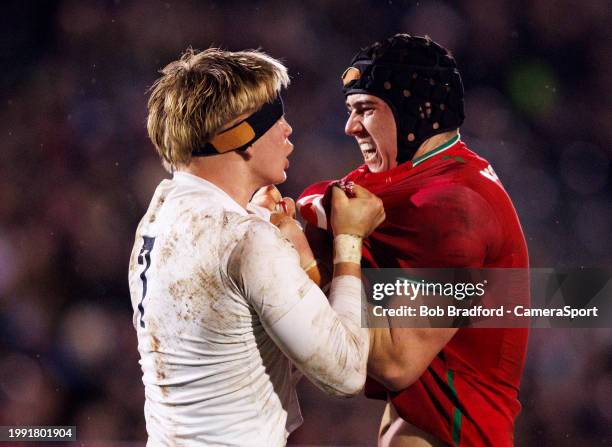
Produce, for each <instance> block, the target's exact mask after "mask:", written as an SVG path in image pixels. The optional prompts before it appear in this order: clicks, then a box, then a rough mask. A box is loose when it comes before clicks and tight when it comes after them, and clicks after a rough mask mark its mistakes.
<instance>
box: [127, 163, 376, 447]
mask: <svg viewBox="0 0 612 447" xmlns="http://www.w3.org/2000/svg"><path fill="white" fill-rule="evenodd" d="M258 213H262V212H261V210H257V209H252V210H251V212H249V211H247V210H245V209H244V208H242V207H241V206H240V205H238V204H237V203H236V202H235V201H234V200H233V199H232V198H231V197H230V196H229V195H227V194H226V193H225V192H224V191H223V190H221V189H220V188H218V187H216V186H215V185H214V184H212V183H210V182H207V181H206V180H204V179H202V178H199V177H196V176H193V175H190V174H187V173H182V172H177V173H175V174H174V176H173V178H172V179H171V180H164V181H162V182H161V183H160V185H159V186H158V187H157V189H156V191H155V194H154V196H153V199H152V200H151V204H150V206H149V209H148V210H147V212H146V214H145V215H144V217H143V219H142V220H141V222H140V224H139V226H138V229H137V232H136V238H135V243H134V248H133V250H132V255H131V258H130V270H129V284H130V294H131V299H132V306H133V309H134V318H133V322H134V326H135V328H136V331H137V334H138V350H139V353H140V357H141V360H140V363H141V367H142V371H143V382H144V386H145V418H146V425H147V432H148V435H149V442H148V445H150V446H153V445H155V446H157V445H172V446H176V445H179V446H192V445H236V446H277V445H284V444H285V443H286V439H287V436H288V435H289V434H290V433H291V431H292V430H294V429H295V428H297V427H298V426H299V425H300V424H301V422H302V417H301V414H300V410H299V405H298V402H297V396H296V393H295V384H294V381H293V380H292V373H291V370H292V368H291V362H290V360H289V358H287V357H286V356H285V355H284V354H283V351H281V348H282V349H283V350H284V351H285V352H286V353H288V355H292V357H291V358H292V359H294V360H295V361H296V363H297V365H298V366H300V369H302V370H303V371H304V372H305V373H306V374H307V375H309V377H311V378H314V381H315V383H317V381H318V380H319V379H318V376H321V377H322V378H321V380H320V381H319V382H320V383H318V384H319V386H321V387H322V388H324V389H327V387H331V388H332V389H336V388H338V389H339V388H341V387H342V385H341V384H339V385H338V386H337V387H336V386H335V384H334V383H333V381H334V380H338V378H342V377H345V378H348V377H350V376H351V374H353V375H354V376H355V374H354V371H355V370H360V369H362V370H363V371H360V373H363V376H364V378H365V361H366V358H365V357H366V356H367V335H366V337H365V338H364V337H363V330H361V329H355V328H354V327H348V326H350V324H349V325H348V326H347V325H346V324H344V325H343V324H338V316H337V315H336V314H335V313H334V312H333V311H332V310H331V308H330V307H329V304H327V301H326V300H325V297H324V295H323V294H322V292H321V291H320V290H319V289H318V288H317V287H315V286H314V283H313V282H312V281H311V280H310V279H309V278H308V276H307V275H306V274H305V273H304V272H303V270H302V269H301V268H300V265H299V256H298V254H297V252H296V251H295V250H294V249H293V247H292V246H291V244H290V243H289V242H288V241H286V240H285V239H284V238H282V237H281V235H280V232H279V231H278V229H277V228H276V227H274V226H273V225H271V224H270V223H269V222H267V221H266V220H264V219H262V218H261V217H259V216H258V215H257V214H258ZM264 217H266V216H264ZM348 313H350V312H348ZM353 314H355V312H353ZM300 315H301V321H293V320H292V318H298V317H300ZM283 317H285V318H283ZM310 318H311V320H309V319H310ZM346 318H352V320H351V321H356V322H358V321H359V315H358V312H357V315H349V316H348V317H346V316H345V319H346ZM313 321H316V322H318V324H319V327H314V326H313V323H312V322H313ZM351 324H352V323H351ZM357 324H358V323H357ZM321 325H323V327H321ZM344 326H347V327H346V328H345V327H344ZM332 330H333V331H334V339H338V342H337V343H335V342H334V341H332V342H330V340H329V333H330V332H331V331H332ZM351 331H352V332H353V333H351ZM359 331H361V332H360V334H361V335H362V336H361V338H359V337H357V336H355V334H354V332H359ZM294 333H295V334H294ZM366 334H367V331H366ZM292 337H297V339H296V340H294V341H293V342H288V341H287V340H289V339H291V338H292ZM317 338H319V339H320V340H318V339H317ZM355 340H357V342H356V344H357V346H356V347H355V346H350V345H351V343H352V344H353V345H354V344H355ZM364 343H365V344H364ZM347 345H349V346H348V347H347ZM279 346H280V348H279ZM327 346H328V347H327ZM328 349H329V352H328V351H327V350H328ZM334 355H337V356H339V359H337V360H334V359H333V357H334ZM304 362H308V363H309V366H307V367H304V364H303V363H304ZM313 362H314V364H313V365H310V364H312V363H313ZM321 363H323V364H321ZM337 365H340V367H339V366H337ZM356 365H357V366H356ZM338 368H340V369H338ZM344 368H346V369H347V370H346V371H343V370H342V369H344ZM349 369H350V370H351V371H353V372H350V371H349ZM334 377H336V378H334ZM355 377H356V378H355V380H361V376H359V377H357V376H355ZM330 380H331V383H330ZM348 380H351V379H348ZM321 381H322V382H321ZM359 386H360V385H358V386H357V387H359ZM340 394H341V393H340Z"/></svg>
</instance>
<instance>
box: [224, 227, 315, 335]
mask: <svg viewBox="0 0 612 447" xmlns="http://www.w3.org/2000/svg"><path fill="white" fill-rule="evenodd" d="M228 272H229V276H230V277H231V279H232V280H233V281H234V283H235V284H236V285H237V287H238V289H239V290H240V292H241V293H242V295H244V297H245V299H246V300H247V302H248V303H249V304H250V305H251V306H252V307H253V309H254V310H255V312H256V313H257V314H258V316H259V318H260V320H261V321H262V322H263V323H264V324H267V325H271V324H274V323H275V322H276V321H278V320H279V319H280V318H281V317H282V316H283V315H285V314H286V313H287V312H288V311H289V310H290V309H292V308H293V307H294V306H295V305H296V304H297V303H298V302H299V301H300V300H301V299H302V298H303V297H304V296H305V295H306V293H307V292H308V291H309V289H310V288H311V287H313V286H314V283H313V282H312V281H311V280H310V278H309V277H308V275H307V274H306V273H305V272H304V271H303V270H302V268H301V267H300V261H299V255H298V253H297V252H296V251H295V249H294V248H293V246H292V245H291V244H290V243H289V242H288V241H287V240H285V239H284V238H283V237H282V236H281V235H280V232H279V231H278V230H277V229H276V228H274V227H272V226H271V225H270V224H268V223H266V222H258V223H256V224H253V225H251V226H250V228H249V229H248V230H247V232H246V233H245V235H244V237H243V238H242V240H241V241H240V242H239V243H238V244H237V245H236V247H235V248H234V250H233V251H232V254H231V255H230V257H229V262H228Z"/></svg>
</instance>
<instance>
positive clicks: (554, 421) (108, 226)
mask: <svg viewBox="0 0 612 447" xmlns="http://www.w3.org/2000/svg"><path fill="white" fill-rule="evenodd" d="M610 11H611V8H610V5H609V2H608V1H606V0H586V1H584V2H575V1H570V0H561V1H558V0H535V1H525V0H522V1H518V2H517V1H510V0H499V1H495V2H486V1H481V0H461V1H457V2H450V1H446V2H445V1H432V2H429V1H420V2H399V1H395V0H393V1H391V0H390V1H384V2H383V1H374V0H370V1H364V0H353V1H351V2H348V1H347V2H344V1H338V2H328V1H325V0H313V1H308V2H299V1H282V0H270V1H265V2H257V1H249V2H247V1H231V0H228V1H221V0H219V1H202V2H196V1H193V2H188V1H180V2H178V1H176V2H175V1H144V0H143V1H120V0H115V1H112V0H108V1H101V0H100V1H88V2H81V1H77V0H69V1H57V2H52V1H40V2H30V4H24V3H23V2H12V3H8V4H7V5H6V6H5V8H4V11H3V14H2V19H1V20H2V28H1V29H2V31H1V32H2V47H1V48H2V51H1V54H0V57H1V58H2V59H1V60H2V67H3V68H2V72H1V73H0V99H1V100H2V107H1V108H0V131H1V140H0V141H1V142H0V144H1V146H2V148H1V150H0V160H1V162H0V425H10V424H19V425H27V424H37V425H76V426H77V427H78V428H77V432H78V438H79V439H80V440H83V441H86V440H97V441H103V442H107V441H127V442H142V441H143V440H144V439H145V437H146V433H145V428H144V417H143V401H144V397H143V387H142V382H141V373H140V368H139V365H138V353H137V350H136V336H135V331H134V328H133V327H132V321H131V315H132V311H131V305H130V299H129V292H128V288H127V262H128V257H129V252H130V249H131V247H132V243H133V234H134V230H135V227H136V224H137V223H138V220H139V218H140V217H141V215H142V214H143V213H144V209H145V207H146V206H147V204H148V202H149V200H150V196H151V194H152V191H153V189H154V187H155V186H156V185H157V183H158V182H159V181H160V179H161V178H163V177H165V176H168V174H166V173H165V172H164V171H163V170H162V168H161V165H160V163H159V161H158V159H157V157H156V155H155V153H154V150H153V147H152V145H151V144H150V142H149V141H148V139H147V136H146V129H145V120H146V99H147V94H146V91H147V88H148V87H149V86H150V85H151V84H152V83H153V81H154V80H155V79H156V77H157V70H159V69H160V68H162V67H163V66H164V65H165V64H166V63H167V62H169V61H171V60H174V59H175V58H177V57H178V56H179V54H180V53H181V51H182V50H184V49H185V48H186V47H188V46H192V47H194V48H199V49H203V48H206V47H208V46H211V45H216V46H222V47H224V48H226V49H232V50H238V49H244V48H253V47H261V48H262V49H263V50H265V51H267V52H269V53H270V54H271V55H273V56H275V57H278V58H281V59H283V60H284V61H285V62H286V64H287V65H288V67H289V69H290V74H291V76H292V86H291V87H290V88H289V90H288V92H287V94H286V101H285V102H286V106H287V119H288V121H289V122H290V123H291V125H292V126H293V129H294V133H293V136H292V140H293V142H294V144H295V151H294V153H293V155H292V158H291V168H290V169H289V172H288V174H289V180H288V181H287V182H286V183H285V184H283V185H282V186H281V190H282V192H283V193H284V194H285V195H291V196H294V197H295V196H296V195H297V194H299V193H300V192H301V190H302V189H303V188H304V187H305V186H307V185H308V184H310V183H312V182H314V181H316V180H321V179H326V178H334V177H338V176H340V175H341V174H342V173H345V172H347V171H348V170H349V169H350V168H352V167H354V166H356V165H358V164H360V163H361V156H360V153H359V151H358V149H357V147H356V145H355V144H354V142H353V141H352V140H351V139H350V138H349V137H346V136H345V135H344V133H343V127H344V120H345V118H346V113H345V106H344V98H343V96H342V93H341V86H340V75H341V74H342V72H343V71H344V68H346V66H348V63H349V61H350V58H351V57H352V55H353V54H354V52H355V51H356V50H357V49H358V48H359V47H360V46H364V45H367V44H369V43H370V42H372V41H374V40H377V39H380V38H384V37H387V36H389V35H391V34H393V33H396V32H411V33H414V34H421V35H422V34H428V35H430V36H431V37H432V38H433V39H435V40H436V41H438V42H440V43H441V44H443V45H445V46H447V47H448V48H450V49H452V51H453V53H454V55H455V57H456V59H457V61H458V64H459V68H460V70H461V72H462V75H463V81H464V85H465V90H466V115H467V119H466V122H465V125H464V126H463V128H462V137H463V138H464V140H466V141H467V143H468V145H469V146H470V147H471V148H472V149H473V150H475V151H477V152H479V153H480V154H481V155H483V156H485V157H487V158H488V159H489V160H490V161H491V163H492V164H493V166H494V167H495V169H496V171H497V174H498V175H499V177H500V178H501V180H502V182H504V184H505V186H506V189H507V190H508V191H509V193H510V195H511V197H512V198H513V200H514V203H515V205H516V207H517V210H518V213H519V216H520V218H521V221H522V224H523V227H524V231H525V233H526V237H527V241H528V244H529V251H530V258H531V264H532V266H535V267H557V266H565V267H579V266H610V265H611V264H612V238H611V237H610V229H611V228H612V225H611V224H612V209H611V206H610V204H611V199H610V193H611V192H612V188H611V183H612V182H611V180H610V171H611V159H612V149H611V148H612V125H611V123H612V107H611V106H612V98H611V95H610V92H611V88H610V84H609V82H610V79H612V59H611V58H610V55H611V54H612V48H611V39H610V31H609V30H610V28H611V27H612V20H611V17H610V16H611V12H610ZM611 334H612V332H611V330H610V329H593V330H572V331H569V330H556V329H542V330H535V331H533V332H532V335H531V340H530V349H529V353H528V363H527V367H526V370H525V375H524V380H523V387H522V390H521V395H520V397H521V401H522V403H523V407H524V408H523V413H522V415H521V417H520V420H519V422H518V429H517V445H534V444H535V443H536V442H537V443H538V445H540V446H542V447H544V446H548V445H554V446H564V445H568V446H569V445H572V446H574V445H580V446H590V445H592V446H599V445H611V444H612V428H611V427H612V337H611ZM302 402H303V413H304V417H305V420H306V423H305V426H304V427H303V428H302V429H300V430H299V431H298V432H297V433H296V434H295V435H294V436H293V437H292V438H291V439H290V442H291V443H296V444H343V445H373V444H374V443H375V430H376V429H377V426H378V420H379V415H380V412H381V403H380V402H376V401H369V400H366V399H363V398H359V399H357V400H355V401H335V400H333V399H332V398H329V397H326V396H324V395H323V394H322V393H320V392H318V391H317V390H315V389H314V388H313V387H312V386H310V385H309V384H302ZM109 445H110V444H109Z"/></svg>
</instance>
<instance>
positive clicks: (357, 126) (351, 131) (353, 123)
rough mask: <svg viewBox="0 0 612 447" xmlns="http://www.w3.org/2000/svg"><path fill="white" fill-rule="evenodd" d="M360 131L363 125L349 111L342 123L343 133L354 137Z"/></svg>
mask: <svg viewBox="0 0 612 447" xmlns="http://www.w3.org/2000/svg"><path fill="white" fill-rule="evenodd" d="M362 132H363V126H362V124H361V122H360V121H359V119H357V118H356V117H355V114H354V113H351V114H350V115H349V117H348V119H347V120H346V124H345V125H344V133H345V134H347V135H348V136H350V137H355V136H357V135H358V134H360V133H362Z"/></svg>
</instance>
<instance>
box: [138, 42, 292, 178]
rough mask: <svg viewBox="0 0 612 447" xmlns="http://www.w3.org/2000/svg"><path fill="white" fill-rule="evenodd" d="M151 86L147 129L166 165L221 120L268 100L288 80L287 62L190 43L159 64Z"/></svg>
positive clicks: (180, 161) (177, 161) (181, 159)
mask: <svg viewBox="0 0 612 447" xmlns="http://www.w3.org/2000/svg"><path fill="white" fill-rule="evenodd" d="M161 73H162V76H161V77H160V78H159V79H158V80H157V81H155V83H154V84H153V86H152V87H151V89H150V91H151V96H150V98H149V102H148V110H149V115H148V118H147V131H148V133H149V138H150V139H151V141H152V142H153V145H154V146H155V149H156V150H157V153H158V154H159V155H160V157H161V159H162V163H163V164H164V167H165V168H166V169H167V170H168V171H172V170H173V169H175V168H176V166H177V165H186V164H189V162H190V161H191V152H192V151H193V150H194V149H197V148H199V147H201V146H203V145H204V144H205V143H206V142H207V141H209V140H211V139H212V138H213V137H214V136H215V134H216V133H217V132H218V131H219V129H221V127H222V126H223V125H224V124H227V123H228V122H229V121H231V120H233V119H235V118H236V117H238V116H239V115H242V114H245V113H252V112H254V111H256V110H257V109H259V108H261V107H262V106H263V105H264V104H266V103H268V102H272V101H273V100H274V98H276V96H277V95H278V94H279V92H280V90H281V88H282V87H286V86H287V85H289V76H288V75H287V68H286V67H285V66H284V65H283V64H282V63H281V62H279V61H278V60H276V59H274V58H272V57H270V56H268V55H267V54H265V53H263V52H261V51H257V50H249V51H238V52H231V51H223V50H220V49H218V48H209V49H208V50H205V51H201V52H199V51H197V50H193V49H188V50H187V51H185V53H183V55H182V56H181V58H180V59H179V60H177V61H174V62H171V63H169V64H168V65H166V66H165V67H164V69H163V70H161Z"/></svg>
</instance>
